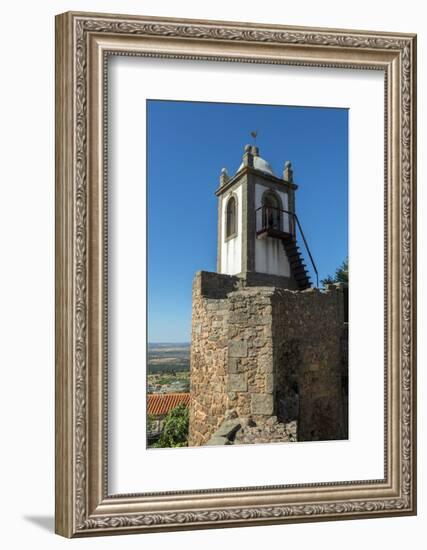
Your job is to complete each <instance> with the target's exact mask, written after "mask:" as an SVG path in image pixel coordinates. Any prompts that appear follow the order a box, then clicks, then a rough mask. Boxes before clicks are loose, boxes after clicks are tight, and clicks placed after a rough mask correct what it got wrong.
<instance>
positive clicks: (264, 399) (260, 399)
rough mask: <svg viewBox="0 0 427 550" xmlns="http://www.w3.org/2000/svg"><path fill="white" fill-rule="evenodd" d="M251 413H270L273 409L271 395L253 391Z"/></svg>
mask: <svg viewBox="0 0 427 550" xmlns="http://www.w3.org/2000/svg"><path fill="white" fill-rule="evenodd" d="M251 411H252V414H265V415H272V414H273V411H274V402H273V396H272V395H271V394H268V393H254V394H253V395H252V398H251Z"/></svg>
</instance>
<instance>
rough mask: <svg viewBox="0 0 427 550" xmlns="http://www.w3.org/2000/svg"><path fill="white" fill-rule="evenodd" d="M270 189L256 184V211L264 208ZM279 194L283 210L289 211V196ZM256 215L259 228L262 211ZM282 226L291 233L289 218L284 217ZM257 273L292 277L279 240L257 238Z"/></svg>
mask: <svg viewBox="0 0 427 550" xmlns="http://www.w3.org/2000/svg"><path fill="white" fill-rule="evenodd" d="M268 189H269V187H267V186H266V185H262V184H260V183H256V184H255V211H256V210H257V209H258V208H259V207H260V206H262V196H263V194H264V192H265V191H267V190H268ZM277 193H278V195H279V196H280V199H281V201H282V205H283V209H284V210H288V206H289V202H288V194H287V193H284V192H282V191H277ZM256 215H257V227H259V223H260V216H261V211H258V212H257V214H256ZM282 224H283V227H282V229H283V230H284V231H289V219H288V216H283V219H282ZM255 271H256V272H257V273H268V274H269V275H282V276H284V277H289V276H290V274H291V271H290V267H289V261H288V258H287V256H286V253H285V251H284V250H283V246H282V243H281V241H280V240H279V239H273V238H271V237H265V238H263V239H257V238H256V237H255Z"/></svg>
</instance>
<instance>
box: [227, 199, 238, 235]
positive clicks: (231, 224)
mask: <svg viewBox="0 0 427 550" xmlns="http://www.w3.org/2000/svg"><path fill="white" fill-rule="evenodd" d="M225 226H226V227H225V237H226V238H227V239H229V238H231V237H235V236H236V234H237V201H236V198H235V197H234V196H232V197H230V198H229V200H228V202H227V208H226V224H225Z"/></svg>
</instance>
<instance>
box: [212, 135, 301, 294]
mask: <svg viewBox="0 0 427 550" xmlns="http://www.w3.org/2000/svg"><path fill="white" fill-rule="evenodd" d="M297 188H298V187H297V185H295V183H294V181H293V171H292V166H291V163H290V162H289V161H287V162H286V163H285V167H284V171H283V177H282V178H279V177H277V176H276V175H275V174H274V173H273V170H272V168H271V166H270V164H269V163H268V162H267V161H266V160H264V159H263V158H261V157H260V156H259V149H258V147H256V146H254V145H246V147H245V150H244V155H243V161H242V163H241V165H240V166H239V168H238V170H237V172H236V173H235V175H234V176H232V177H230V176H229V175H228V173H227V170H226V169H225V168H223V169H222V171H221V176H220V186H219V189H218V190H217V191H216V195H217V197H218V255H217V271H218V273H224V274H227V275H237V276H239V277H242V278H244V279H245V280H246V281H247V283H248V284H249V285H275V286H280V287H284V288H290V289H295V290H297V289H300V290H302V289H305V288H308V287H310V286H311V283H310V280H309V277H308V273H307V271H306V269H305V265H304V264H303V259H302V256H301V253H300V251H299V248H298V245H297V242H296V224H297V217H296V213H295V191H296V190H297Z"/></svg>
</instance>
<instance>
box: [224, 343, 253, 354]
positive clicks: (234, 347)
mask: <svg viewBox="0 0 427 550" xmlns="http://www.w3.org/2000/svg"><path fill="white" fill-rule="evenodd" d="M247 355H248V343H247V342H246V341H245V340H234V341H232V342H230V343H229V344H228V356H229V357H247Z"/></svg>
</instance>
